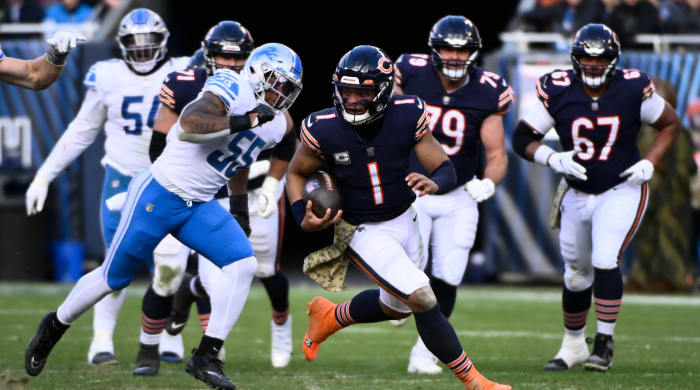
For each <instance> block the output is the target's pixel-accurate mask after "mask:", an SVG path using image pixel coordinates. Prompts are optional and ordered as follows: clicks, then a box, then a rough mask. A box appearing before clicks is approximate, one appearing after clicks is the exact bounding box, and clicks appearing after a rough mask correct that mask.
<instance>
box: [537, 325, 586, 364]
mask: <svg viewBox="0 0 700 390" xmlns="http://www.w3.org/2000/svg"><path fill="white" fill-rule="evenodd" d="M589 355H590V352H588V345H587V344H586V338H585V336H584V335H583V333H581V335H579V336H570V335H567V334H564V339H563V340H562V342H561V348H559V352H557V355H556V356H554V359H552V360H550V361H549V362H548V363H547V364H545V365H544V367H542V369H543V370H544V371H566V370H569V369H570V368H571V367H574V366H576V365H578V364H582V363H583V362H584V361H586V359H587V358H588V356H589Z"/></svg>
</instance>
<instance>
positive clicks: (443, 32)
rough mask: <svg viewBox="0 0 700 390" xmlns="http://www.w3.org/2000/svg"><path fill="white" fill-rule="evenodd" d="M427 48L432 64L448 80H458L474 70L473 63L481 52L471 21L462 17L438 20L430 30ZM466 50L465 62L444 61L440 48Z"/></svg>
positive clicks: (476, 30) (477, 33) (449, 16)
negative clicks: (429, 51) (428, 47)
mask: <svg viewBox="0 0 700 390" xmlns="http://www.w3.org/2000/svg"><path fill="white" fill-rule="evenodd" d="M428 46H430V48H431V49H432V53H431V54H432V57H433V64H434V65H435V66H436V67H437V68H438V69H439V70H440V71H441V72H442V74H443V75H444V76H445V77H447V78H448V79H450V80H459V79H461V78H462V77H465V76H466V75H467V74H468V73H469V72H471V71H472V70H473V69H474V61H476V58H477V57H478V56H479V50H481V36H480V35H479V30H478V29H477V28H476V26H475V25H474V23H472V22H471V20H469V19H467V18H465V17H464V16H454V15H447V16H445V17H443V18H442V19H440V20H438V21H437V23H435V24H434V25H433V28H432V29H431V30H430V37H429V38H428ZM443 47H444V48H450V49H467V50H469V51H470V53H471V54H470V55H469V58H468V59H467V60H466V61H461V60H457V59H451V60H445V59H443V58H442V56H441V55H440V48H443Z"/></svg>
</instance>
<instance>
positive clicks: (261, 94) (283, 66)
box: [241, 43, 303, 113]
mask: <svg viewBox="0 0 700 390" xmlns="http://www.w3.org/2000/svg"><path fill="white" fill-rule="evenodd" d="M241 74H242V75H243V76H244V77H245V78H247V79H248V81H249V82H250V83H251V85H252V86H253V91H254V92H255V96H256V97H257V99H258V101H260V102H265V103H267V104H268V105H269V106H270V107H272V109H273V110H275V112H276V113H279V112H280V111H283V110H285V109H287V108H289V106H291V105H292V103H294V100H295V99H296V98H297V96H299V92H301V88H302V83H301V76H302V74H303V68H302V66H301V59H300V58H299V56H298V55H297V53H295V52H294V50H292V49H290V48H289V47H287V46H285V45H283V44H281V43H267V44H264V45H262V46H260V47H258V48H256V49H255V50H253V52H252V53H250V57H248V60H247V61H246V63H245V66H244V68H243V71H242V73H241Z"/></svg>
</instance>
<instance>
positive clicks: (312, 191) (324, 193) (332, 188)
mask: <svg viewBox="0 0 700 390" xmlns="http://www.w3.org/2000/svg"><path fill="white" fill-rule="evenodd" d="M303 199H304V201H305V202H308V201H309V200H310V201H311V211H312V212H313V213H314V215H316V216H317V217H319V218H323V216H324V215H325V214H326V210H327V209H331V218H333V217H335V214H336V213H337V212H338V210H340V209H341V208H342V204H343V202H342V199H341V197H340V190H338V186H337V185H336V184H335V180H333V177H332V176H331V175H329V174H328V173H327V172H324V171H317V172H314V173H312V174H311V175H310V176H309V177H308V178H307V179H306V182H305V183H304V194H303Z"/></svg>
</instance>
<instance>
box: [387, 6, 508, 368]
mask: <svg viewBox="0 0 700 390" xmlns="http://www.w3.org/2000/svg"><path fill="white" fill-rule="evenodd" d="M428 45H429V46H430V48H431V50H432V53H431V55H430V56H428V55H425V54H404V55H402V56H401V57H399V59H398V61H397V62H396V84H395V86H394V91H395V92H396V93H399V94H408V95H417V96H418V97H420V98H421V99H423V101H425V103H426V110H427V111H428V113H429V115H430V130H431V132H432V133H433V136H434V137H435V139H437V141H438V142H440V144H441V145H442V149H443V150H444V151H445V153H446V154H447V155H448V156H449V157H450V160H451V161H452V163H453V164H454V166H455V169H456V170H457V187H456V188H455V189H454V190H452V191H449V192H447V193H445V194H443V195H426V196H423V197H420V198H418V199H417V200H416V203H415V207H416V210H417V211H418V221H419V225H420V233H421V239H422V241H423V244H424V248H423V249H424V252H425V256H426V259H427V258H428V253H430V254H431V255H432V256H431V259H432V260H431V261H432V267H431V270H432V272H431V274H430V286H431V287H432V289H433V291H434V292H435V297H436V298H437V301H438V303H439V304H440V310H441V311H442V314H443V315H444V316H445V318H449V317H450V315H451V314H452V310H453V309H454V306H455V300H456V298H457V286H458V285H459V284H460V282H461V281H462V277H463V276H464V271H465V270H466V268H467V261H468V259H469V252H470V250H471V248H472V246H473V245H474V238H475V236H476V227H477V224H478V222H479V210H478V208H477V203H479V202H483V201H485V200H486V199H488V198H490V197H491V196H492V195H493V194H494V192H495V189H496V186H497V185H498V184H499V183H500V182H501V181H503V178H504V177H505V175H506V171H507V170H508V157H507V155H506V147H505V138H504V135H503V114H505V113H507V112H508V110H509V108H510V105H511V103H512V102H513V90H512V89H511V88H510V87H509V86H508V85H507V84H506V82H505V80H503V79H502V78H501V77H500V76H498V75H497V74H495V73H491V72H488V71H486V70H484V69H482V68H480V67H478V66H476V65H475V63H474V62H475V60H476V58H477V56H478V55H479V50H480V49H481V38H480V36H479V30H477V28H476V26H475V25H474V24H473V23H472V22H471V21H470V20H469V19H467V18H465V17H464V16H452V15H450V16H445V17H443V18H442V19H440V20H439V21H438V22H437V23H435V25H434V26H433V28H432V30H431V31H430V37H429V39H428ZM481 145H483V147H484V149H485V151H486V170H485V172H484V177H483V179H479V178H477V177H476V173H477V166H478V165H479V159H480V158H481ZM411 170H412V171H414V172H422V171H423V169H422V167H421V166H420V164H419V163H418V161H416V159H415V158H413V159H411ZM436 363H437V358H436V357H435V356H434V355H433V354H432V353H430V351H428V349H427V348H426V347H425V344H424V343H423V341H422V340H421V338H420V337H419V338H418V341H417V342H416V345H415V346H414V347H413V348H412V349H411V357H410V361H409V363H408V372H413V373H420V374H436V373H439V372H440V371H441V370H442V369H441V368H440V366H438V365H437V364H436Z"/></svg>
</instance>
